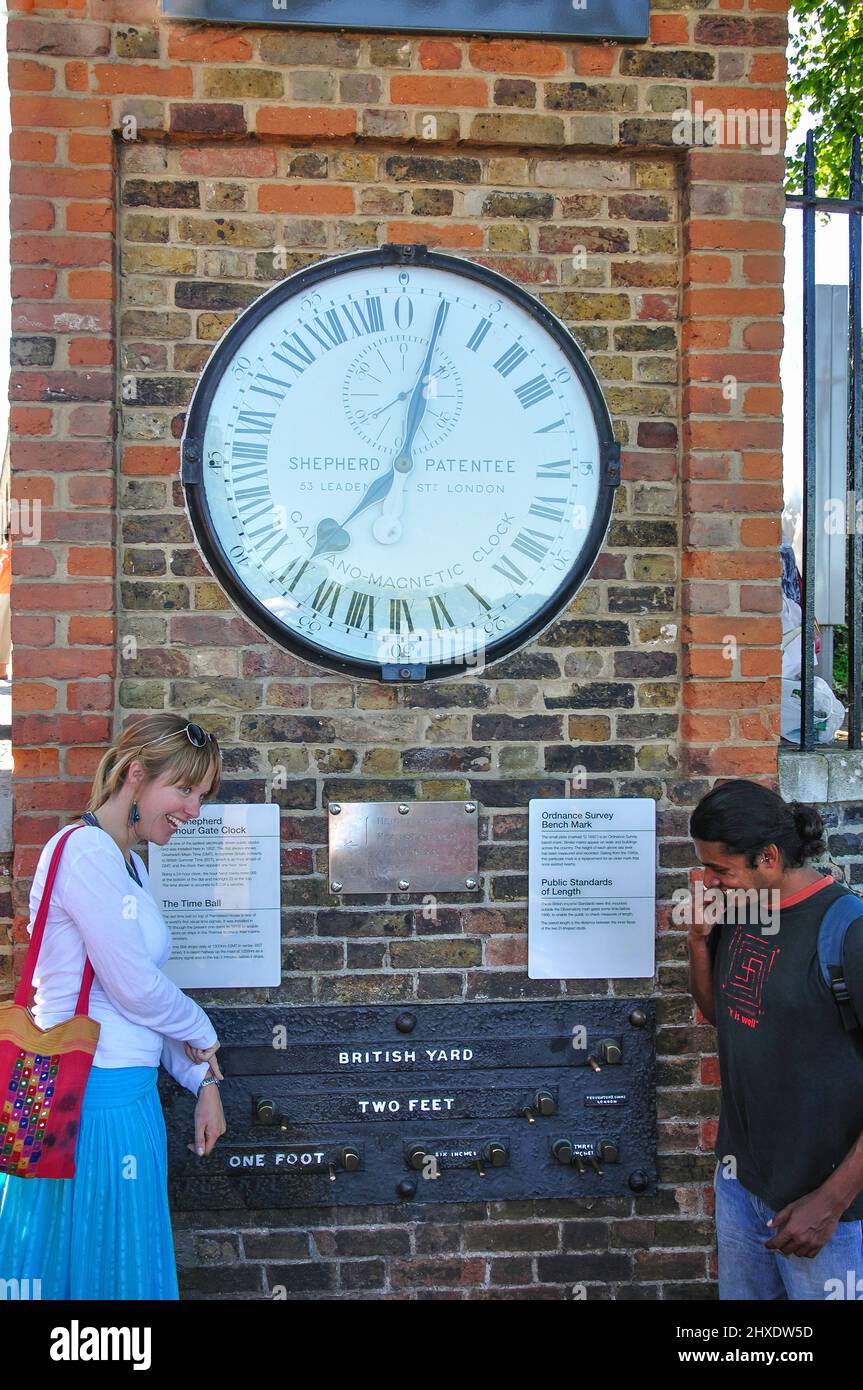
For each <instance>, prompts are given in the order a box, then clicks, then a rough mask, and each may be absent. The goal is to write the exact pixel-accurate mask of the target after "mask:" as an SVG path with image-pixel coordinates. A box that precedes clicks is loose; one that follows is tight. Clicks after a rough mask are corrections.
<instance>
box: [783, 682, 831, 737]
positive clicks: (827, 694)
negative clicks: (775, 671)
mask: <svg viewBox="0 0 863 1390" xmlns="http://www.w3.org/2000/svg"><path fill="white" fill-rule="evenodd" d="M783 664H784V663H783ZM780 718H781V728H782V737H783V738H787V739H790V740H791V742H792V743H799V742H800V720H801V715H800V681H799V680H788V679H786V678H785V677H784V676H783V678H782V700H781V708H780ZM844 718H845V706H844V705H843V704H842V701H841V700H837V698H836V696H835V695H834V694H833V691H832V690H831V689H830V686H829V685H828V684H827V682H826V681H823V680H822V679H821V677H820V676H816V677H815V735H816V737H817V739H818V742H819V743H832V742H833V738H834V735H835V734H836V731H837V729H839V728H841V727H842V722H843V720H844Z"/></svg>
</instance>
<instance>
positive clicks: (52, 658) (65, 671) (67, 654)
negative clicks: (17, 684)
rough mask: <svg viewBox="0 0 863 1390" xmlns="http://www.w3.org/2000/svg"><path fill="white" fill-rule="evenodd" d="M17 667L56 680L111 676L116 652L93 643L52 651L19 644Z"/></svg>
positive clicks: (23, 673) (25, 673) (19, 672)
mask: <svg viewBox="0 0 863 1390" xmlns="http://www.w3.org/2000/svg"><path fill="white" fill-rule="evenodd" d="M15 671H16V674H17V675H21V676H43V677H47V678H48V679H49V680H57V681H61V680H69V679H70V677H75V676H90V677H96V676H110V675H112V674H113V672H114V653H113V651H109V650H105V649H104V648H103V649H101V650H100V649H94V648H92V647H69V648H62V647H55V648H53V649H52V650H51V651H43V650H42V649H41V648H35V647H34V648H28V647H24V648H16V651H15ZM16 771H17V767H16Z"/></svg>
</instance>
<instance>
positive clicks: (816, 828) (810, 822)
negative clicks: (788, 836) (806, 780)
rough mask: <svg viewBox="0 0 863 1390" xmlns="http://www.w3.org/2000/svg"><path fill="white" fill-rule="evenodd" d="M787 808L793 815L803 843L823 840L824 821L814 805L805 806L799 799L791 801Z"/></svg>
mask: <svg viewBox="0 0 863 1390" xmlns="http://www.w3.org/2000/svg"><path fill="white" fill-rule="evenodd" d="M788 809H789V810H790V811H791V814H792V815H793V816H794V824H795V826H796V829H797V834H798V835H799V836H800V838H801V840H803V842H804V844H807V845H809V844H815V843H816V842H819V841H821V840H823V837H824V821H823V820H822V819H821V816H820V815H819V813H818V812H817V811H816V810H815V807H814V806H805V805H802V804H801V803H800V802H799V801H792V802H791V804H790V806H789V808H788Z"/></svg>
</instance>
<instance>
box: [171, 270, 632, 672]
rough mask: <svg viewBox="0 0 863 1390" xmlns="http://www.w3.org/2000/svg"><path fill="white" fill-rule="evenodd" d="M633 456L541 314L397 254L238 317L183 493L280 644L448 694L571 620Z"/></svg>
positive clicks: (231, 585)
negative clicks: (431, 680) (620, 467)
mask: <svg viewBox="0 0 863 1390" xmlns="http://www.w3.org/2000/svg"><path fill="white" fill-rule="evenodd" d="M193 441H194V449H192V448H191V445H192V442H193ZM612 449H613V442H612V437H611V427H610V421H609V419H608V415H607V411H605V409H604V406H603V405H602V398H601V393H600V391H599V388H598V386H597V384H596V382H595V380H594V379H593V378H592V376H591V373H590V369H589V367H588V366H587V364H586V362H585V361H584V358H583V355H582V354H581V353H580V350H579V349H578V348H577V346H576V345H575V343H574V341H573V340H572V338H571V337H570V335H569V334H568V333H567V332H566V330H565V329H564V328H563V327H562V326H561V325H560V324H559V323H558V321H557V320H554V319H553V318H552V317H551V316H550V315H549V314H548V312H547V311H546V310H545V309H544V307H543V306H542V305H540V304H539V303H538V302H537V301H536V300H534V299H533V298H532V297H531V296H530V295H528V294H526V293H525V292H524V291H523V290H521V289H519V287H518V286H516V285H515V284H513V283H512V282H510V281H507V280H506V279H505V278H504V277H501V276H500V275H498V274H497V273H496V272H494V271H490V270H486V269H485V268H484V267H480V266H474V265H472V264H471V263H470V262H469V261H468V260H466V259H462V258H453V257H451V256H448V255H446V254H444V253H438V252H429V251H425V250H423V248H409V249H407V250H405V251H396V250H394V249H392V248H389V249H388V248H381V249H380V250H378V251H370V252H357V253H352V254H350V255H347V256H344V257H339V258H337V259H334V260H332V261H329V262H327V261H324V262H321V263H320V265H318V264H316V265H314V266H312V267H308V268H307V269H305V270H303V271H302V272H300V273H298V274H297V275H296V276H289V277H288V278H287V279H285V280H283V281H281V282H280V283H277V284H275V285H274V286H273V288H272V289H271V290H269V291H267V293H266V294H264V295H263V296H261V298H260V299H259V300H258V301H256V302H255V303H254V304H253V305H251V306H250V308H249V309H247V310H246V311H245V312H244V313H242V314H241V315H240V316H239V317H238V318H237V319H236V320H235V321H234V323H233V324H232V326H231V327H230V328H229V329H228V331H227V333H226V335H225V337H224V338H223V340H222V341H221V343H219V344H218V345H217V347H216V349H215V351H214V352H213V354H212V356H211V358H210V359H209V361H208V363H207V366H206V367H205V369H204V373H203V377H202V381H201V383H199V387H198V389H197V390H196V392H195V396H194V398H193V400H192V403H191V405H190V408H189V414H188V420H187V426H186V436H185V439H184V451H185V452H184V481H185V482H186V487H187V496H188V499H189V512H190V516H191V517H192V522H193V526H194V528H195V533H196V536H197V537H198V541H199V544H200V545H201V548H202V550H203V551H204V554H205V558H206V559H207V562H208V564H209V565H210V568H211V569H212V570H213V571H214V572H215V573H216V574H217V576H218V577H219V578H220V579H221V580H222V582H223V584H224V586H225V588H226V589H227V591H228V593H229V596H230V598H231V599H232V601H233V603H234V604H235V606H238V607H239V608H240V610H241V611H242V612H244V613H246V615H247V616H249V617H250V618H251V620H252V621H253V622H256V623H257V624H258V626H259V627H260V628H262V629H263V630H264V631H265V632H266V633H267V634H268V636H269V637H270V638H271V639H272V640H274V641H276V642H278V643H280V644H282V645H284V646H285V647H287V648H289V649H291V650H294V651H296V652H297V653H298V654H299V655H301V656H303V657H304V659H306V660H312V661H314V662H318V663H321V664H324V665H327V664H331V665H332V667H333V668H334V669H337V670H339V671H341V672H345V671H348V672H353V673H354V674H356V675H360V676H365V677H368V678H377V679H385V678H388V677H387V676H386V672H387V671H388V670H391V669H394V668H395V669H404V668H405V667H409V668H410V670H411V671H416V672H425V674H426V676H428V675H436V674H444V673H446V672H449V673H452V672H453V671H455V670H457V669H461V668H462V667H464V666H466V665H468V666H469V665H472V664H474V663H475V662H476V661H477V660H479V659H480V657H482V659H484V660H493V659H494V658H495V654H504V655H505V654H506V652H507V651H508V650H512V649H514V648H515V647H516V646H518V645H521V644H522V643H523V642H524V641H527V640H530V637H531V636H532V635H533V634H535V633H536V632H538V631H539V630H540V629H541V628H542V626H544V625H545V623H547V622H548V621H550V620H551V618H552V617H553V616H554V612H555V611H557V609H559V607H560V606H561V605H562V604H565V603H566V601H567V598H568V596H569V595H571V594H572V593H573V592H574V591H575V588H576V587H577V585H578V584H579V583H580V582H582V581H583V579H584V578H585V576H586V575H587V573H588V572H589V570H590V567H591V565H592V564H593V561H594V560H595V558H596V554H595V552H596V548H597V546H598V543H599V540H600V539H601V534H602V531H603V529H604V523H605V521H607V519H608V516H609V515H610V510H611V500H612V492H611V488H610V487H609V486H607V485H606V483H605V481H604V479H605V472H604V459H606V458H607V457H610V454H609V450H612ZM187 454H188V458H189V460H191V462H188V463H187V462H186V457H187ZM196 460H197V461H196ZM588 546H591V547H592V548H593V553H592V554H590V553H588V551H587V547H588Z"/></svg>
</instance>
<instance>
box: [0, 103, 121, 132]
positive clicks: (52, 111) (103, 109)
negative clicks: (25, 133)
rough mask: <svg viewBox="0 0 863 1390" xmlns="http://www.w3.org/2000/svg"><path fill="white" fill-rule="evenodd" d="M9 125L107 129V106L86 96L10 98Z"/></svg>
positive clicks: (109, 120) (108, 111)
mask: <svg viewBox="0 0 863 1390" xmlns="http://www.w3.org/2000/svg"><path fill="white" fill-rule="evenodd" d="M12 124H13V125H15V126H34V127H35V128H36V129H39V128H40V127H44V128H45V129H47V130H55V129H81V128H85V129H86V128H89V129H94V130H110V128H111V103H110V102H109V101H97V100H95V99H94V98H90V97H44V96H38V97H13V98H12Z"/></svg>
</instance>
